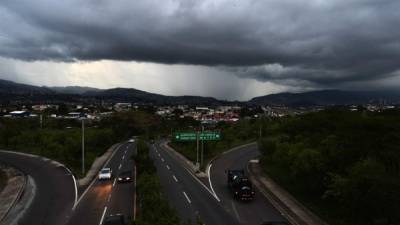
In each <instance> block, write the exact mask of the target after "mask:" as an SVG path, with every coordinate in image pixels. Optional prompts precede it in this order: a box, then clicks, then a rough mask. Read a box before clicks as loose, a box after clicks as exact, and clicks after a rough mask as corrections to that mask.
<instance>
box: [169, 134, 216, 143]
mask: <svg viewBox="0 0 400 225" xmlns="http://www.w3.org/2000/svg"><path fill="white" fill-rule="evenodd" d="M175 140H176V141H196V140H197V133H196V132H178V133H175ZM199 140H200V141H218V140H221V134H220V133H218V132H202V133H199Z"/></svg>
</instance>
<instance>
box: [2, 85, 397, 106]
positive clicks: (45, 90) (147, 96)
mask: <svg viewBox="0 0 400 225" xmlns="http://www.w3.org/2000/svg"><path fill="white" fill-rule="evenodd" d="M13 101H14V102H23V103H39V102H40V103H44V102H48V103H50V102H51V103H55V102H94V101H96V102H100V101H104V102H132V103H139V104H156V105H164V104H169V105H178V104H187V105H228V104H247V105H286V106H292V107H300V106H315V105H320V106H327V105H350V104H366V103H387V104H392V103H393V104H400V92H395V91H340V90H322V91H311V92H305V93H279V94H270V95H265V96H260V97H255V98H253V99H251V100H249V101H247V102H229V101H222V100H218V99H215V98H212V97H201V96H167V95H161V94H154V93H149V92H145V91H141V90H137V89H133V88H113V89H97V88H91V87H79V86H67V87H38V86H33V85H26V84H19V83H15V82H11V81H7V80H1V79H0V103H7V102H13Z"/></svg>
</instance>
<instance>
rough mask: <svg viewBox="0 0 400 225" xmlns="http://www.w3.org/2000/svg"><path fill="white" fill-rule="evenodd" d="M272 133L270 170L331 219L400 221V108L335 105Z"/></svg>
mask: <svg viewBox="0 0 400 225" xmlns="http://www.w3.org/2000/svg"><path fill="white" fill-rule="evenodd" d="M266 132H267V133H266V138H263V139H262V140H260V142H259V144H260V149H261V150H262V154H263V156H262V160H261V163H262V165H263V166H264V169H265V171H266V173H267V174H269V175H270V176H271V177H273V178H274V179H275V180H276V181H278V183H280V184H281V185H283V186H284V187H285V188H287V189H288V190H289V191H290V192H292V193H293V194H294V195H295V196H296V197H298V198H299V199H300V200H302V201H303V202H305V203H306V204H307V205H308V206H309V207H311V208H312V209H313V210H315V211H316V212H318V213H319V214H320V215H322V216H323V218H325V219H326V220H328V221H329V222H330V223H331V224H346V225H350V224H351V225H364V224H377V225H378V224H382V225H391V224H400V214H399V212H400V149H399V146H400V111H399V110H387V111H384V112H381V113H368V112H349V111H347V110H341V109H329V110H325V111H321V112H318V113H310V114H306V115H302V116H298V117H290V118H285V119H282V120H278V121H275V122H273V123H271V124H270V126H269V127H268V129H267V130H266Z"/></svg>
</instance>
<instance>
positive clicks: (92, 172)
mask: <svg viewBox="0 0 400 225" xmlns="http://www.w3.org/2000/svg"><path fill="white" fill-rule="evenodd" d="M120 145H121V143H117V144H114V145H112V146H111V147H109V148H108V149H107V151H106V152H105V153H104V154H103V155H101V156H99V157H97V158H96V159H95V160H94V161H93V163H92V165H91V167H90V169H89V170H88V171H87V172H86V176H85V177H83V178H81V179H79V180H78V185H79V186H80V187H82V186H86V185H89V184H90V182H92V180H93V179H94V178H95V177H96V176H97V173H98V171H99V170H100V168H102V167H103V166H104V165H105V164H106V162H107V160H108V159H109V158H110V157H111V156H112V155H113V153H114V152H115V149H116V148H118V147H119V146H120Z"/></svg>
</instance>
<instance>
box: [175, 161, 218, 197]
mask: <svg viewBox="0 0 400 225" xmlns="http://www.w3.org/2000/svg"><path fill="white" fill-rule="evenodd" d="M183 168H184V169H185V170H186V171H187V173H188V174H189V175H190V176H192V177H193V178H194V179H195V180H196V181H197V182H198V183H199V184H200V185H201V186H203V188H204V189H206V190H207V191H208V192H209V193H210V194H211V196H213V197H214V198H215V200H217V201H218V202H220V201H221V200H220V199H219V198H218V197H217V196H215V195H214V193H212V191H211V190H210V189H209V188H208V187H207V186H206V185H204V184H203V182H201V180H199V178H197V177H196V176H195V175H193V173H192V172H190V171H189V170H188V169H186V167H183Z"/></svg>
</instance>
